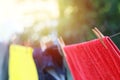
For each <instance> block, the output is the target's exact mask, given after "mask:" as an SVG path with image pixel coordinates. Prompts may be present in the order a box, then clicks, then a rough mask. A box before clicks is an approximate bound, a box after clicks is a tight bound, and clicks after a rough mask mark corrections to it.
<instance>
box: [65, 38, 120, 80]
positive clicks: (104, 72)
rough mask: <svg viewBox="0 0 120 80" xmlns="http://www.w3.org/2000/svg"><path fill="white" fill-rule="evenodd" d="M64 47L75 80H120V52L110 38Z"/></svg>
mask: <svg viewBox="0 0 120 80" xmlns="http://www.w3.org/2000/svg"><path fill="white" fill-rule="evenodd" d="M103 41H104V43H105V45H106V46H107V48H106V47H104V46H103V44H102V43H101V42H100V40H99V39H95V40H91V41H88V42H83V43H80V44H73V45H68V46H65V47H64V51H65V55H66V61H67V63H68V66H69V68H70V71H71V72H72V76H73V78H74V80H120V51H119V49H118V48H117V47H116V46H115V44H114V43H113V42H112V40H111V39H110V38H109V37H105V38H103Z"/></svg>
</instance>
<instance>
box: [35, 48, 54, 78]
mask: <svg viewBox="0 0 120 80" xmlns="http://www.w3.org/2000/svg"><path fill="white" fill-rule="evenodd" d="M45 53H46V52H43V51H42V49H41V48H35V49H34V51H33V58H34V61H35V63H36V66H37V70H38V75H39V80H55V79H54V78H53V77H52V76H51V75H49V74H48V73H47V72H46V70H45V69H46V68H53V67H54V64H53V61H52V58H51V56H49V55H46V54H45Z"/></svg>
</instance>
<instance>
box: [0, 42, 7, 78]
mask: <svg viewBox="0 0 120 80" xmlns="http://www.w3.org/2000/svg"><path fill="white" fill-rule="evenodd" d="M8 52H9V46H8V44H5V43H0V80H8V56H9V54H8Z"/></svg>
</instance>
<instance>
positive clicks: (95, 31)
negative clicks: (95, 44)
mask: <svg viewBox="0 0 120 80" xmlns="http://www.w3.org/2000/svg"><path fill="white" fill-rule="evenodd" d="M92 31H93V32H94V33H95V35H96V36H97V37H98V38H99V40H100V42H101V43H102V44H103V46H104V47H105V48H106V49H107V46H106V45H105V43H104V41H103V38H104V35H103V34H102V33H101V32H100V31H99V30H98V29H97V28H96V27H95V28H94V29H92Z"/></svg>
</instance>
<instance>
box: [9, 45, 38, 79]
mask: <svg viewBox="0 0 120 80" xmlns="http://www.w3.org/2000/svg"><path fill="white" fill-rule="evenodd" d="M32 52H33V49H32V48H30V47H23V46H19V45H11V46H10V58H9V80H38V74H37V70H36V66H35V63H34V60H33V57H32Z"/></svg>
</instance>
